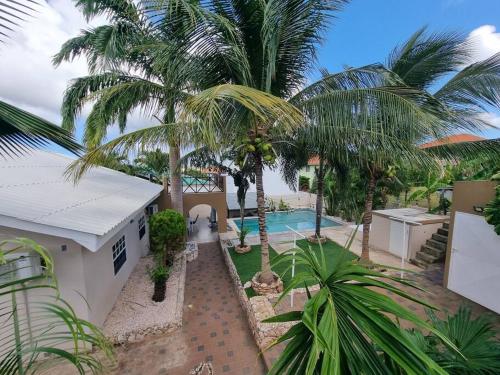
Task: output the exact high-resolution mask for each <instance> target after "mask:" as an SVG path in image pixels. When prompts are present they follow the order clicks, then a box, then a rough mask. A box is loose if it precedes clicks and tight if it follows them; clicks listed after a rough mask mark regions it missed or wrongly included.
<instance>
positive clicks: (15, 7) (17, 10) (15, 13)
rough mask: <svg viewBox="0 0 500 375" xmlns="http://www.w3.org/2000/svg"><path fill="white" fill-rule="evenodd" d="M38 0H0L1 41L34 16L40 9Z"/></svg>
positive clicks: (3, 41) (8, 37)
mask: <svg viewBox="0 0 500 375" xmlns="http://www.w3.org/2000/svg"><path fill="white" fill-rule="evenodd" d="M39 6H40V2H39V1H38V0H2V1H1V2H0V43H5V40H6V39H10V36H11V33H13V32H14V31H15V29H16V28H18V27H22V25H21V24H22V23H23V22H25V21H26V20H27V19H29V18H31V17H33V15H35V14H36V12H37V10H38V9H39Z"/></svg>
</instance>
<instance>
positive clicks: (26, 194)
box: [0, 151, 163, 236]
mask: <svg viewBox="0 0 500 375" xmlns="http://www.w3.org/2000/svg"><path fill="white" fill-rule="evenodd" d="M72 161H73V159H71V158H69V157H66V156H63V155H60V154H56V153H51V152H47V151H33V152H31V153H30V154H27V155H23V156H20V157H15V158H12V159H0V202H1V203H0V215H5V216H9V217H13V218H16V219H19V220H24V221H28V222H33V223H37V224H42V225H48V226H53V227H57V228H64V229H70V230H75V231H78V232H84V233H90V234H94V235H98V236H102V235H105V234H106V233H108V232H109V231H111V230H112V229H113V228H115V227H116V226H117V225H119V224H120V223H122V222H123V221H124V220H125V219H127V218H128V217H129V216H130V215H132V214H133V213H134V212H136V211H137V210H139V209H141V208H142V207H143V206H144V205H146V204H147V203H148V202H150V201H151V200H153V199H154V198H155V197H157V196H158V195H159V193H160V192H161V191H162V189H163V187H162V186H161V185H157V184H153V183H150V182H148V181H145V180H143V179H140V178H138V177H132V176H128V175H126V174H123V173H120V172H117V171H114V170H111V169H107V168H102V167H98V168H94V169H92V170H90V171H89V172H88V173H87V174H85V176H84V177H83V178H82V179H81V180H80V182H79V183H78V184H76V185H74V184H73V183H72V182H71V181H68V180H67V179H66V178H65V177H64V175H63V174H64V171H65V170H66V168H67V167H68V165H69V164H70V163H71V162H72Z"/></svg>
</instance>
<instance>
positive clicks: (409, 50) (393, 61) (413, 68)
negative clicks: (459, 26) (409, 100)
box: [387, 28, 472, 89]
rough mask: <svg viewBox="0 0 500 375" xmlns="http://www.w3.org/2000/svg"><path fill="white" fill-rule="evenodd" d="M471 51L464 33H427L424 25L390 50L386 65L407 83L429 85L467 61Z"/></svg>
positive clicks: (414, 85) (421, 85)
mask: <svg viewBox="0 0 500 375" xmlns="http://www.w3.org/2000/svg"><path fill="white" fill-rule="evenodd" d="M471 54H472V49H471V45H470V43H468V42H467V41H466V38H465V35H463V34H461V33H455V32H442V33H433V34H428V33H427V32H426V28H422V29H420V30H418V31H416V32H415V33H414V34H413V35H412V36H411V37H410V38H409V39H408V40H407V41H406V42H405V43H403V44H402V45H401V46H398V47H396V48H395V49H394V50H393V51H392V52H391V54H390V56H389V59H388V61H387V66H388V68H389V69H390V70H392V71H393V72H394V73H396V74H398V75H399V76H400V77H401V78H402V79H403V80H404V82H406V84H407V85H409V86H411V87H416V88H420V89H427V88H429V87H430V86H431V85H432V84H433V83H434V82H435V81H436V80H437V79H439V78H440V77H443V76H444V75H446V74H448V73H451V72H453V71H456V70H458V69H459V68H460V67H461V66H463V65H465V64H466V63H467V61H468V60H469V58H470V56H471Z"/></svg>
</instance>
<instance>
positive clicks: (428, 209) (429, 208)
mask: <svg viewBox="0 0 500 375" xmlns="http://www.w3.org/2000/svg"><path fill="white" fill-rule="evenodd" d="M426 198H427V211H428V212H431V195H430V194H427V196H426Z"/></svg>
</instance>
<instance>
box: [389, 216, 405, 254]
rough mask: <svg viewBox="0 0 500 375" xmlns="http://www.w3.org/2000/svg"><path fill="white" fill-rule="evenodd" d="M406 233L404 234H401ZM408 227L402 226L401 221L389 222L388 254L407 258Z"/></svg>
mask: <svg viewBox="0 0 500 375" xmlns="http://www.w3.org/2000/svg"><path fill="white" fill-rule="evenodd" d="M403 230H405V231H406V233H404V232H403ZM407 246H408V225H407V224H406V225H404V224H403V223H402V222H401V221H396V220H391V226H390V231H389V252H390V253H391V254H394V255H397V256H398V257H404V258H405V259H406V258H407V257H408V254H406V253H407Z"/></svg>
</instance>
